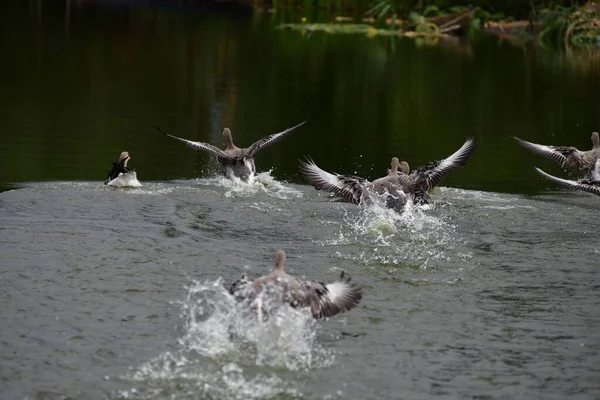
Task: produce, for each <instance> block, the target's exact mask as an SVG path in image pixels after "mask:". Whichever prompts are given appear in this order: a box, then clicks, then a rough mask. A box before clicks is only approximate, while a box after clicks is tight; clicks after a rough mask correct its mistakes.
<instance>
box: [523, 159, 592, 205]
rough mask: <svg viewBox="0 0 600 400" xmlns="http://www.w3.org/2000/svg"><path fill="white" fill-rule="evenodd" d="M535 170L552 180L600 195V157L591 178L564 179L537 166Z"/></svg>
mask: <svg viewBox="0 0 600 400" xmlns="http://www.w3.org/2000/svg"><path fill="white" fill-rule="evenodd" d="M535 170H536V171H537V172H538V174H540V175H542V176H543V177H544V178H547V179H550V180H551V181H554V182H557V183H560V184H561V185H564V186H568V187H572V188H575V189H579V190H582V191H584V192H588V193H593V194H595V195H597V196H600V159H598V160H597V161H596V164H595V167H594V170H593V171H592V176H591V178H590V179H581V180H579V181H572V180H569V179H562V178H559V177H556V176H554V175H550V174H548V173H546V172H544V171H542V170H541V169H539V168H537V167H536V169H535Z"/></svg>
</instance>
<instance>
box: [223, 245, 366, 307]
mask: <svg viewBox="0 0 600 400" xmlns="http://www.w3.org/2000/svg"><path fill="white" fill-rule="evenodd" d="M285 258H286V257H285V252H284V251H283V250H279V251H278V252H277V253H276V254H275V268H274V269H273V272H271V273H270V274H269V275H265V276H263V277H260V278H257V279H255V280H254V281H250V280H248V279H247V278H246V276H243V277H242V279H240V280H238V281H236V282H235V283H234V284H233V285H232V286H231V288H230V290H229V292H230V293H231V294H232V295H233V296H234V297H235V299H236V300H238V301H248V302H252V303H255V301H256V300H257V299H258V298H259V297H263V298H264V296H268V297H269V298H270V299H271V301H273V302H280V301H281V302H283V303H287V304H289V305H291V306H292V307H295V308H303V307H307V308H310V310H311V312H312V315H313V317H315V318H327V317H333V316H334V315H337V314H340V313H343V312H346V311H350V310H351V309H353V308H354V307H356V306H357V305H358V304H359V303H360V301H361V299H362V296H363V290H362V287H360V286H359V285H356V284H354V283H350V278H345V277H344V272H343V271H342V273H341V274H340V278H339V279H338V280H337V281H335V282H332V283H323V282H317V281H303V280H300V279H298V278H295V277H293V276H291V275H289V274H287V273H286V272H285V270H284V264H285ZM259 304H261V303H258V304H255V306H256V305H259Z"/></svg>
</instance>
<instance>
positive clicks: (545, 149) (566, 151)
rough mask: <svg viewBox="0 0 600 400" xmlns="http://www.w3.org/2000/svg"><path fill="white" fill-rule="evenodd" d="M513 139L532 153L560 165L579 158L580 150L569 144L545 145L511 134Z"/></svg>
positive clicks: (573, 161) (562, 165)
mask: <svg viewBox="0 0 600 400" xmlns="http://www.w3.org/2000/svg"><path fill="white" fill-rule="evenodd" d="M513 137H514V139H515V140H516V141H517V142H518V143H519V144H520V145H521V146H523V147H524V148H526V149H527V150H529V151H531V152H532V153H535V154H538V155H540V156H543V157H547V158H549V159H551V160H552V161H554V162H556V163H558V164H559V165H560V166H561V167H564V166H565V165H567V164H570V163H575V165H577V162H576V161H575V160H577V159H580V153H581V152H580V151H579V150H578V149H577V148H575V147H569V146H546V145H543V144H536V143H531V142H528V141H526V140H522V139H519V138H518V137H516V136H513Z"/></svg>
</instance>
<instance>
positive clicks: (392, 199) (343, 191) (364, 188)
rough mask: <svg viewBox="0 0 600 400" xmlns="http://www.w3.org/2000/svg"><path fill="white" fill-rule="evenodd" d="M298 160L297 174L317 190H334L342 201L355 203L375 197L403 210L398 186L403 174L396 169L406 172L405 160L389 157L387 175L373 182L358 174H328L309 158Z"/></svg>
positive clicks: (368, 201) (404, 195) (404, 197)
mask: <svg viewBox="0 0 600 400" xmlns="http://www.w3.org/2000/svg"><path fill="white" fill-rule="evenodd" d="M298 162H299V167H300V173H301V174H302V175H303V176H304V177H305V178H306V180H307V181H308V182H310V184H311V185H312V186H313V187H314V188H315V189H317V190H324V191H327V192H331V193H334V194H336V195H337V196H339V197H341V198H342V199H343V200H345V201H347V202H349V203H352V204H357V205H358V204H363V203H367V204H368V203H371V202H372V201H373V200H374V198H376V197H379V198H382V199H383V200H385V203H386V206H387V207H388V208H393V209H395V210H396V211H399V212H402V211H403V210H404V206H405V205H406V200H407V196H406V193H405V192H404V187H403V186H402V182H403V177H402V176H401V175H400V174H398V172H399V170H400V171H402V169H404V168H406V171H408V166H407V165H406V163H404V164H402V163H400V161H399V160H398V158H396V157H394V158H392V162H391V169H390V170H389V172H388V174H387V175H386V176H384V177H381V178H378V179H375V180H374V181H373V182H370V181H369V180H367V179H365V178H361V177H360V176H354V175H340V174H336V173H333V174H332V173H330V172H327V171H325V170H323V169H321V168H319V167H318V166H317V164H315V162H314V161H313V160H311V159H310V158H309V159H307V160H306V161H303V160H298ZM405 166H406V167H405Z"/></svg>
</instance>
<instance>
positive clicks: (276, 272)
mask: <svg viewBox="0 0 600 400" xmlns="http://www.w3.org/2000/svg"><path fill="white" fill-rule="evenodd" d="M305 122H306V121H304V122H302V123H300V124H298V125H296V126H293V127H291V128H289V129H286V130H284V131H282V132H279V133H275V134H273V135H269V136H265V137H263V138H262V139H260V140H257V141H256V142H254V143H252V144H251V145H250V146H249V147H246V148H240V147H237V146H236V145H235V144H234V142H233V137H232V135H231V131H230V130H229V129H228V128H225V129H224V130H223V137H224V138H225V141H226V143H227V147H226V148H225V149H220V148H218V147H216V146H214V145H212V144H209V143H203V142H194V141H191V140H187V139H183V138H180V137H177V136H173V135H171V134H169V133H166V132H164V131H163V130H161V129H160V127H157V129H158V131H159V132H160V133H162V134H163V135H165V136H168V137H170V138H173V139H175V140H178V141H180V142H182V143H184V144H186V145H187V146H189V147H191V148H192V149H194V150H202V151H206V152H209V153H212V154H213V155H215V156H216V157H217V161H218V163H219V165H220V167H221V172H222V173H223V175H225V176H226V177H227V178H229V179H231V180H233V181H243V182H249V181H252V180H253V178H254V175H255V173H256V166H255V164H254V157H255V156H256V154H257V153H258V152H259V151H260V150H262V149H264V148H265V147H267V146H270V145H272V144H275V143H277V142H279V141H280V140H281V139H283V138H284V137H285V136H287V135H288V134H290V133H291V132H292V131H294V130H296V129H297V128H299V127H300V126H302V125H304V124H305ZM514 139H515V140H517V142H518V143H519V144H520V145H521V146H523V147H524V148H526V149H528V150H530V151H532V152H534V153H536V154H539V155H542V156H545V157H548V158H550V159H552V160H554V161H555V162H557V163H558V164H560V165H561V166H562V167H569V168H575V169H578V170H580V171H582V172H584V173H585V175H584V176H583V177H582V178H581V179H580V180H577V181H575V180H568V179H562V178H559V177H556V176H553V175H550V174H548V173H546V172H544V171H542V170H541V169H539V168H536V170H537V172H538V173H540V174H541V175H542V176H544V177H546V178H548V179H550V180H552V181H555V182H557V183H560V184H562V185H565V186H569V187H572V188H576V189H579V190H582V191H585V192H589V193H593V194H596V195H598V196H600V140H599V138H598V132H593V133H592V144H593V147H592V149H591V150H587V151H582V150H579V149H577V148H575V147H569V146H548V145H541V144H535V143H531V142H527V141H525V140H521V139H519V138H517V137H515V138H514ZM475 148H476V141H475V140H474V139H472V138H467V140H466V141H465V142H464V143H463V145H462V146H461V147H460V148H459V149H458V150H456V151H455V152H454V153H453V154H451V155H450V156H449V157H447V158H444V159H442V160H439V161H431V162H429V163H427V164H425V165H423V166H420V167H419V168H417V169H416V170H413V171H412V172H411V171H410V167H409V164H408V163H407V162H406V161H400V160H399V159H398V158H396V157H394V158H392V160H391V166H390V169H389V171H388V173H387V174H386V175H385V176H383V177H381V178H378V179H375V180H373V181H369V180H367V179H365V178H362V177H359V176H354V175H341V174H337V173H331V172H327V171H325V170H323V169H321V168H319V167H318V166H317V164H316V163H315V162H314V161H313V160H312V159H310V158H308V159H306V160H299V169H300V173H301V174H302V175H303V176H304V178H305V179H306V180H307V181H308V182H309V183H310V184H311V185H312V186H313V187H314V188H315V189H317V190H324V191H327V192H331V193H333V194H335V195H336V196H338V197H340V198H341V199H343V200H344V201H346V202H349V203H352V204H357V205H358V204H370V203H372V202H375V201H383V202H384V203H385V205H386V206H387V207H388V208H391V209H394V210H396V211H398V212H402V211H403V210H404V208H405V206H406V204H407V202H408V201H412V202H413V203H415V204H427V203H429V202H430V201H431V198H430V196H429V194H428V192H429V191H430V190H431V189H433V188H434V187H435V186H437V185H438V184H439V183H440V182H441V181H442V179H444V178H445V177H446V176H447V175H448V174H450V173H451V172H452V171H454V170H455V169H456V168H458V167H462V166H464V165H465V164H466V162H467V160H468V158H469V157H470V156H471V154H472V153H473V151H474V150H475ZM129 160H131V157H130V156H129V153H128V152H126V151H124V152H122V153H121V154H120V156H119V159H118V161H117V162H116V163H112V168H111V170H110V172H109V173H108V176H107V180H106V181H105V182H104V183H105V184H109V183H110V182H111V181H113V180H115V179H118V178H119V177H121V176H123V175H126V174H129V173H132V172H133V170H132V169H130V168H129V167H128V166H127V163H128V161H129ZM285 258H286V257H285V252H284V251H283V250H279V251H278V252H277V253H276V255H275V268H274V269H273V271H272V272H271V273H270V274H269V275H265V276H262V277H259V278H257V279H255V280H248V279H247V277H246V276H245V275H244V276H242V278H241V279H240V280H238V281H236V282H235V283H234V284H233V285H232V286H231V288H230V293H231V294H232V295H233V296H234V298H235V299H236V300H238V301H241V302H248V303H249V304H250V305H252V307H253V308H254V309H255V310H260V311H267V314H268V311H269V310H268V309H266V307H265V305H264V304H263V303H262V299H264V298H265V295H266V296H267V297H268V298H275V299H276V301H275V303H277V304H285V303H287V304H290V305H291V306H292V307H295V308H297V307H306V308H310V310H311V312H312V314H313V316H314V317H315V318H326V317H332V316H334V315H336V314H339V313H342V312H346V311H349V310H351V309H352V308H354V307H356V306H357V305H358V304H359V302H360V301H361V299H362V296H363V290H362V287H361V286H360V285H357V284H354V283H350V278H346V277H345V276H344V272H343V271H342V273H341V275H340V277H339V279H338V280H337V281H335V282H332V283H323V282H316V281H302V280H299V279H297V278H295V277H293V276H291V275H288V274H287V273H286V272H285V270H284V264H285Z"/></svg>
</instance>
